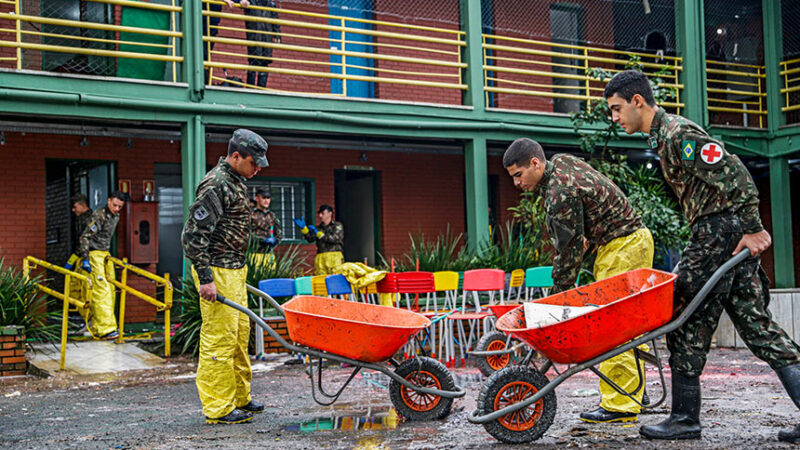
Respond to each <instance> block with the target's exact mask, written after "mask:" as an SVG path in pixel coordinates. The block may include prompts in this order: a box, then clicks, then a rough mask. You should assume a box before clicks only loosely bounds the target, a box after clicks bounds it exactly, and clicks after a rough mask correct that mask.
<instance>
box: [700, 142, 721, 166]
mask: <svg viewBox="0 0 800 450" xmlns="http://www.w3.org/2000/svg"><path fill="white" fill-rule="evenodd" d="M724 157H725V149H723V148H722V146H720V145H719V144H717V143H716V142H709V143H707V144H706V145H704V146H703V148H701V149H700V158H701V159H702V160H703V162H704V163H706V164H708V165H710V166H712V165H714V164H716V163H718V162H720V161H722V159H723V158H724Z"/></svg>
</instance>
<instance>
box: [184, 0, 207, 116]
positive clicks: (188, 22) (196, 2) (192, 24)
mask: <svg viewBox="0 0 800 450" xmlns="http://www.w3.org/2000/svg"><path fill="white" fill-rule="evenodd" d="M202 10H203V4H202V0H186V1H185V2H183V79H184V80H186V83H188V85H189V95H190V99H191V100H192V101H193V102H197V101H200V100H202V98H203V92H204V89H205V77H204V72H203V22H202V21H203V12H202Z"/></svg>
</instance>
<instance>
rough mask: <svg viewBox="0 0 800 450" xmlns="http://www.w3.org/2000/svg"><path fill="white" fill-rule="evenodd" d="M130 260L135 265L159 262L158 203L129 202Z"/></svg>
mask: <svg viewBox="0 0 800 450" xmlns="http://www.w3.org/2000/svg"><path fill="white" fill-rule="evenodd" d="M127 216H128V230H129V233H128V249H130V251H129V253H130V254H129V258H128V260H129V261H130V262H131V263H133V264H145V263H157V262H158V203H157V202H128V214H127Z"/></svg>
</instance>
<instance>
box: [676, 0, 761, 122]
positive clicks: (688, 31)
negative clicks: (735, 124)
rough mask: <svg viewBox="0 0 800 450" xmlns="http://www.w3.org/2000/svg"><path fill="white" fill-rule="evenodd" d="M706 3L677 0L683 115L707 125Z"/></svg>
mask: <svg viewBox="0 0 800 450" xmlns="http://www.w3.org/2000/svg"><path fill="white" fill-rule="evenodd" d="M765 1H767V0H765ZM704 30H705V20H704V18H703V2H702V1H701V0H684V1H678V2H675V35H676V44H677V49H678V55H679V56H680V57H681V58H683V70H682V71H681V76H680V81H681V83H682V84H683V86H684V87H683V91H682V92H681V100H683V103H684V105H685V106H684V108H683V109H682V110H681V115H682V116H684V117H686V118H687V119H689V120H691V121H693V122H695V123H697V124H698V125H701V126H703V127H705V126H707V125H708V110H707V108H708V90H707V86H706V61H705V55H706V44H705V42H706V40H705V31H704Z"/></svg>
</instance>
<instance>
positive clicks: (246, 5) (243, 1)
mask: <svg viewBox="0 0 800 450" xmlns="http://www.w3.org/2000/svg"><path fill="white" fill-rule="evenodd" d="M239 4H240V5H242V8H249V7H250V2H249V1H247V0H241V1H240V2H239Z"/></svg>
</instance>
